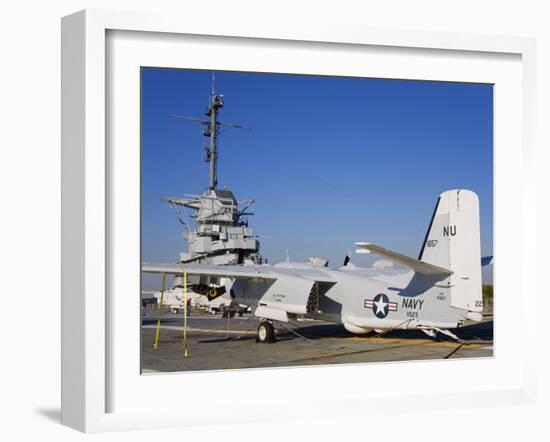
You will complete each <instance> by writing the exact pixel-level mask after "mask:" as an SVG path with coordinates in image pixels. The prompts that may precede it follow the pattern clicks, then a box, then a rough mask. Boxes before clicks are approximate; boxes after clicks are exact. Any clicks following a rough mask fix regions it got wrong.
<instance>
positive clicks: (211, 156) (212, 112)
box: [203, 73, 223, 190]
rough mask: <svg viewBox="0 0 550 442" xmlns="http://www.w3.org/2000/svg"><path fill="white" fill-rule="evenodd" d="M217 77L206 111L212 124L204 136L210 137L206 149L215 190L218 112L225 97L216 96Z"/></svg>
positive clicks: (211, 185)
mask: <svg viewBox="0 0 550 442" xmlns="http://www.w3.org/2000/svg"><path fill="white" fill-rule="evenodd" d="M214 82H215V77H214V73H212V93H211V95H210V105H209V106H208V109H207V110H206V116H208V117H210V123H209V124H208V125H207V126H206V128H205V129H204V131H203V134H204V136H206V137H210V147H209V148H206V161H208V162H209V163H210V181H209V185H208V188H209V189H210V190H215V189H216V186H217V185H218V176H217V174H218V171H217V169H218V164H217V163H218V111H219V110H220V109H221V108H222V107H223V100H222V98H223V96H222V95H216V91H215V87H214V86H215V83H214Z"/></svg>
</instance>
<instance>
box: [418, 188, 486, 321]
mask: <svg viewBox="0 0 550 442" xmlns="http://www.w3.org/2000/svg"><path fill="white" fill-rule="evenodd" d="M418 259H419V260H420V261H423V262H426V263H429V264H432V265H435V266H438V267H443V268H445V269H449V270H450V271H452V274H451V275H450V276H449V280H448V284H449V287H450V293H451V305H452V306H454V307H458V308H462V309H465V310H469V311H472V312H481V311H482V310H483V298H482V290H481V252H480V234H479V200H478V197H477V195H476V194H475V193H474V192H472V191H470V190H464V189H459V190H448V191H446V192H443V193H442V194H441V195H440V196H439V199H438V200H437V203H436V206H435V209H434V212H433V215H432V218H431V221H430V224H429V226H428V231H427V233H426V236H425V238H424V243H423V244H422V249H421V251H420V255H419V257H418Z"/></svg>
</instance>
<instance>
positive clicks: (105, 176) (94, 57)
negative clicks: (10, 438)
mask: <svg viewBox="0 0 550 442" xmlns="http://www.w3.org/2000/svg"><path fill="white" fill-rule="evenodd" d="M112 32H119V33H130V32H139V33H143V34H140V35H142V36H145V38H147V35H149V36H152V35H155V38H158V37H159V36H169V37H170V38H171V39H173V38H176V39H177V38H180V37H181V38H185V36H205V37H206V36H216V37H217V38H218V39H222V40H225V41H226V42H227V43H230V42H231V41H237V40H239V41H244V40H246V41H248V42H254V44H261V42H269V44H270V45H271V46H273V47H277V46H278V45H280V46H281V47H280V48H278V49H277V50H280V51H282V52H284V51H288V50H289V48H292V46H293V45H296V47H297V46H298V45H301V46H300V48H301V49H303V48H304V45H306V46H307V45H310V46H311V47H315V46H316V45H320V46H323V47H325V48H326V47H329V46H330V47H331V48H332V49H331V50H344V51H345V50H346V49H349V48H367V47H368V48H375V50H377V51H379V52H381V53H384V51H389V50H394V49H395V48H400V50H401V51H403V52H407V51H412V50H426V51H431V52H430V53H431V55H432V56H433V57H434V58H437V57H440V56H445V54H447V55H449V54H469V56H471V57H473V58H475V59H478V60H483V59H484V58H489V57H490V56H491V54H493V55H495V54H497V55H498V54H500V55H502V56H503V57H511V59H514V60H516V61H518V60H519V61H518V62H519V65H518V66H519V68H520V78H521V79H520V81H519V83H518V82H517V81H516V80H517V78H519V77H517V76H516V77H514V78H516V80H514V81H516V82H515V83H513V84H517V85H518V87H517V88H516V89H517V90H515V91H514V90H511V91H509V92H510V93H511V95H513V96H514V97H515V98H513V99H514V100H519V102H518V103H517V104H519V105H520V107H521V110H517V109H511V110H510V112H512V113H511V114H510V115H508V116H503V115H502V114H498V113H497V112H500V110H499V107H498V106H496V107H495V114H496V116H495V118H496V119H499V118H511V119H512V120H507V121H506V122H507V123H514V127H513V128H508V129H510V130H514V131H515V132H513V134H512V135H513V136H512V138H511V140H513V141H514V140H515V141H518V143H519V146H517V147H516V149H519V151H517V150H514V152H515V154H517V155H519V156H520V157H519V159H520V160H521V162H522V164H523V167H522V168H521V169H520V170H519V171H516V173H518V174H519V176H520V179H521V182H522V186H516V187H517V188H515V189H513V188H510V189H509V191H510V192H511V193H510V194H511V195H512V194H513V195H514V197H515V198H516V199H519V201H516V204H517V207H520V208H521V210H516V211H515V212H516V213H515V215H514V214H513V213H510V217H508V216H506V215H508V213H507V212H505V210H506V209H505V208H504V207H503V206H500V207H501V208H502V209H501V208H499V206H498V205H497V206H496V209H497V210H496V211H495V218H496V219H498V220H499V221H498V222H499V223H500V222H501V221H500V220H501V219H504V218H507V219H508V218H513V219H512V220H511V221H506V222H508V223H510V224H509V226H510V227H511V228H514V229H515V231H516V232H517V234H516V235H515V237H514V239H515V242H514V244H513V245H506V244H504V243H503V242H502V241H499V240H498V237H499V235H502V231H503V230H504V227H503V228H502V229H501V230H499V229H495V255H497V256H498V253H502V255H501V256H498V257H497V258H496V261H497V264H496V266H497V269H496V272H495V280H497V278H503V279H502V281H504V278H515V279H513V280H512V279H510V282H511V283H512V285H511V287H509V288H508V289H507V290H509V291H511V290H513V289H515V290H517V291H518V292H519V293H521V297H522V299H523V300H524V301H525V302H532V303H534V302H535V294H536V287H535V281H534V278H528V277H527V275H528V274H529V267H528V265H527V260H526V258H525V257H527V256H535V255H536V241H533V237H534V235H535V229H534V224H533V223H534V222H535V217H534V210H535V209H534V208H535V198H536V194H535V192H534V191H533V189H535V188H536V186H535V183H534V180H535V177H534V176H533V175H531V174H529V173H528V171H529V170H530V169H529V165H531V164H532V162H533V161H534V127H533V124H534V123H533V121H534V102H535V101H534V97H535V81H534V76H535V68H534V65H535V46H534V40H532V39H528V38H518V37H492V36H481V35H464V34H451V33H428V32H416V31H399V32H397V31H388V30H377V29H358V28H349V27H346V26H342V25H327V24H313V23H308V25H307V26H305V27H304V26H297V25H296V26H294V25H283V24H276V25H275V24H273V25H271V26H266V25H265V23H261V24H260V23H255V22H253V21H250V22H249V21H246V20H244V19H243V20H241V21H239V22H235V21H231V22H227V23H223V22H217V21H212V20H210V17H208V16H207V15H206V14H205V15H204V16H199V17H197V16H194V17H192V18H187V19H185V20H182V19H181V17H169V16H156V15H152V14H144V13H127V12H112V11H99V10H92V11H90V10H87V11H82V12H78V13H76V14H73V15H70V16H67V17H65V18H63V21H62V57H63V58H62V124H63V128H62V145H63V146H62V423H63V424H65V425H67V426H70V427H72V428H76V429H78V430H80V431H85V432H97V431H110V430H122V429H139V428H159V427H170V426H187V425H207V424H208V422H209V421H211V420H212V419H217V421H218V422H224V421H225V422H247V421H250V422H257V421H262V420H273V419H285V418H293V417H296V416H313V415H315V416H317V417H319V416H325V417H326V418H330V417H334V416H338V415H342V416H343V415H344V414H347V415H350V414H353V413H356V411H354V410H356V409H357V405H358V404H361V412H362V413H365V412H368V410H371V409H372V410H374V411H376V412H388V411H390V410H392V411H395V410H396V409H400V408H401V409H405V408H404V404H406V401H403V400H399V399H400V398H401V399H402V398H408V399H409V400H411V401H413V402H414V404H415V407H416V409H425V410H436V409H441V408H465V407H469V406H471V404H472V399H474V400H475V401H477V402H476V405H478V406H480V405H481V406H491V405H498V404H500V403H506V404H527V403H533V401H534V397H535V388H536V384H535V371H536V370H535V367H534V361H531V360H530V359H529V355H530V354H532V353H531V352H532V350H533V347H532V346H534V345H535V344H534V342H535V341H534V340H532V341H531V342H532V344H530V343H527V344H524V345H525V346H524V347H523V349H522V351H521V352H520V353H518V355H517V357H518V358H519V365H518V366H514V367H512V368H513V369H514V370H516V369H518V367H519V366H520V367H521V372H518V374H517V376H512V377H510V376H508V377H506V379H509V380H508V381H503V380H502V379H504V377H503V378H502V379H501V378H498V376H496V377H495V379H496V381H495V383H494V384H492V385H490V387H488V388H486V389H484V388H482V387H480V386H479V385H477V386H475V387H473V388H471V389H468V387H465V386H462V387H460V388H458V387H457V390H456V391H454V392H443V393H438V392H437V390H430V389H426V393H425V394H419V393H418V391H417V390H415V389H411V390H408V391H406V390H403V389H399V388H394V389H393V390H392V389H390V390H389V391H386V392H385V393H380V392H376V394H373V396H368V395H367V393H365V392H364V391H363V390H362V389H361V388H359V386H358V387H357V391H356V392H355V393H354V394H347V393H346V394H340V396H338V392H336V393H335V394H334V395H332V396H330V395H329V396H328V397H327V396H326V395H325V397H324V398H323V397H320V396H318V395H315V394H311V395H310V396H308V397H306V398H305V399H304V398H302V400H296V403H295V404H289V405H288V406H286V407H278V411H276V412H274V413H273V414H270V416H269V417H268V416H265V412H264V411H263V410H262V409H248V411H247V413H244V414H241V415H233V414H231V413H230V414H229V415H227V413H226V412H225V413H224V412H222V411H221V410H218V409H214V410H209V413H208V415H206V416H204V415H203V416H201V413H199V412H196V413H195V412H194V411H193V410H189V412H186V413H185V416H182V411H181V409H180V410H174V408H173V407H170V405H169V403H168V402H166V406H165V407H162V406H159V405H158V403H157V404H156V405H155V407H152V408H151V409H150V410H148V409H147V396H146V391H147V390H148V389H156V388H157V385H159V384H156V385H153V383H154V382H162V379H161V378H162V377H161V376H156V377H148V378H149V379H153V378H156V381H149V382H151V384H150V385H148V386H143V387H144V391H145V392H144V396H143V399H142V400H143V402H144V404H143V405H144V406H143V407H141V408H139V407H137V408H136V409H135V410H130V409H125V408H124V407H121V409H120V410H118V409H117V407H114V408H113V406H112V404H110V400H109V395H110V394H111V392H112V391H113V389H114V388H115V385H114V384H113V382H112V379H113V376H112V373H111V370H113V367H112V361H113V358H114V355H113V350H112V346H111V341H110V335H112V334H113V330H112V329H111V328H112V326H113V323H114V322H116V321H117V319H116V318H114V317H113V316H112V314H113V313H112V311H111V306H112V304H110V301H109V299H108V288H109V286H110V282H109V278H110V275H109V271H108V269H107V264H108V263H107V261H108V254H109V247H108V245H109V243H110V242H111V241H113V235H114V234H115V233H116V229H110V228H108V227H109V226H110V225H111V224H110V223H111V222H112V219H110V218H111V216H112V208H113V206H112V204H113V201H112V197H113V195H111V194H110V193H109V192H110V183H109V180H111V179H112V175H111V174H113V173H114V174H115V175H116V174H117V173H118V172H117V170H114V171H113V170H112V167H115V168H116V167H117V166H116V165H115V166H113V165H112V164H111V165H109V161H110V160H109V152H108V143H109V142H112V140H110V138H109V136H110V135H109V134H108V133H107V132H106V120H107V119H108V118H111V116H110V115H109V112H110V110H108V109H107V101H108V100H107V98H106V97H107V95H106V94H108V93H109V89H108V82H107V80H108V78H107V76H106V72H107V71H106V67H107V63H108V62H112V60H111V61H109V60H107V56H108V55H111V56H112V55H113V53H109V51H108V44H107V35H108V33H112ZM153 33H155V34H153ZM306 49H307V48H306ZM389 69H393V68H392V67H391V66H390V68H389ZM395 69H396V68H395ZM422 69H425V67H424V68H423V67H422V65H419V71H418V72H419V73H418V76H417V78H418V79H423V78H424V74H423V73H422V72H423V71H422ZM434 69H437V66H434ZM442 72H443V71H442ZM425 75H426V76H428V75H427V73H425ZM441 75H443V74H441ZM464 75H465V76H464V81H467V75H466V74H464ZM472 75H473V76H472V77H471V81H475V77H476V75H475V72H474V73H473V74H472ZM514 75H515V74H514ZM381 76H383V74H382V75H381ZM488 78H489V77H488ZM503 82H505V80H503ZM510 84H512V83H510ZM497 86H498V84H497ZM507 87H511V86H507ZM137 92H139V91H137ZM514 119H515V120H514ZM501 121H504V120H501ZM134 123H135V122H134ZM505 126H506V125H505V124H502V123H500V124H499V130H500V128H502V130H505V129H506V127H505ZM502 133H504V132H502ZM497 141H498V142H499V143H504V142H510V140H508V141H507V140H502V138H500V139H498V140H497ZM136 154H137V155H138V156H139V154H138V153H136ZM503 156H504V155H503ZM514 159H515V160H517V159H518V157H517V156H515V157H514V156H512V157H510V158H509V159H508V160H509V162H507V163H504V162H502V163H501V166H500V167H502V168H503V170H504V169H505V170H508V169H509V168H510V167H513V165H512V164H513V160H514ZM133 161H134V162H135V158H134V159H133ZM111 184H112V183H111ZM497 184H498V183H497ZM501 189H503V187H499V186H498V185H496V186H495V199H497V198H498V197H499V192H502V190H501ZM501 195H502V193H501ZM501 217H502V218H501ZM502 225H503V226H504V222H503V224H502ZM499 232H500V233H499ZM507 249H508V250H507ZM511 254H516V259H517V254H519V257H520V262H521V264H522V265H521V267H520V271H519V275H518V274H516V276H513V275H512V276H511V275H510V274H509V273H510V272H507V271H506V270H507V266H509V265H511V264H514V263H510V260H509V259H508V260H507V259H506V257H507V256H509V255H511ZM515 263H516V264H517V261H516V262H515ZM137 265H138V266H139V263H137ZM516 267H517V265H516ZM500 269H502V272H501V270H500ZM138 271H139V267H138ZM497 281H500V280H497ZM495 284H496V285H497V291H498V290H500V288H499V287H498V283H495ZM503 287H504V284H503ZM503 293H504V289H503ZM497 296H498V295H497ZM497 302H499V301H497ZM507 302H509V301H505V300H503V302H502V304H501V305H502V307H501V306H500V305H499V306H498V307H497V308H498V314H499V315H501V313H502V321H503V322H502V326H501V325H500V324H499V325H498V327H497V328H500V330H502V331H503V333H502V334H501V338H500V339H502V342H503V344H502V347H500V348H501V349H502V351H501V350H500V349H499V346H500V345H501V344H500V342H499V341H498V339H497V348H496V357H495V358H494V359H495V360H496V361H500V360H499V358H501V356H500V355H503V356H502V359H501V360H502V361H504V362H503V365H501V366H498V368H499V370H500V369H502V370H503V372H505V371H506V367H507V366H508V365H509V364H511V362H509V361H511V359H506V358H505V355H506V351H505V350H506V349H505V345H506V342H507V341H506V340H507V339H508V338H510V339H512V338H511V337H510V334H509V333H507V332H506V331H507V327H508V326H509V324H508V325H507V324H506V318H507V310H506V309H507V308H511V307H510V306H509V304H507ZM523 315H525V312H523ZM520 320H522V321H523V325H522V328H523V330H522V336H523V337H524V338H525V337H526V336H527V337H529V336H534V334H535V329H536V324H535V323H534V321H530V322H527V321H525V316H522V317H521V318H520ZM113 321H114V322H113ZM527 342H528V341H527ZM499 352H500V355H499ZM117 355H118V353H117ZM134 362H135V361H134ZM409 364H413V365H414V364H415V363H409ZM458 364H459V363H456V365H454V368H452V367H451V368H448V369H446V370H449V373H451V372H452V373H454V372H457V371H461V370H463V369H468V367H469V368H470V369H471V368H475V366H476V362H475V361H463V362H461V363H460V364H463V365H458ZM416 365H419V366H420V365H422V364H416ZM360 367H361V366H354V367H325V368H323V370H324V371H318V373H324V374H325V375H326V374H328V373H330V374H331V375H334V374H335V373H337V370H345V373H346V375H345V377H346V378H349V379H351V380H352V381H353V379H355V380H359V379H360V376H361V373H360V371H358V370H359V369H360ZM495 367H497V365H495ZM413 368H414V367H413ZM421 368H423V369H426V366H425V365H424V367H421ZM509 368H510V367H509ZM115 369H117V368H116V367H115ZM510 369H511V368H510ZM302 370H303V369H302ZM373 370H374V369H373ZM385 370H392V368H391V366H389V365H386V366H385ZM397 370H399V369H397ZM516 371H517V370H516ZM271 372H273V373H275V372H276V373H275V374H274V375H273V376H274V377H275V381H274V382H273V385H272V387H274V389H279V390H281V388H280V387H281V386H282V384H281V383H282V382H289V383H290V384H289V385H291V386H293V387H294V385H292V382H294V383H295V384H297V385H298V388H299V380H300V379H301V376H303V371H301V369H283V370H281V369H279V370H275V371H270V370H263V371H262V370H255V371H251V372H248V373H247V371H246V370H245V371H241V372H231V374H230V375H231V376H233V377H240V378H242V379H243V380H248V381H249V382H252V383H253V385H263V386H264V389H263V390H262V394H268V395H269V394H272V395H275V394H276V391H275V390H273V389H272V391H271V390H269V388H268V387H266V384H265V379H266V377H265V376H266V373H268V374H269V373H271ZM289 373H291V374H292V377H290V376H289ZM136 375H139V373H134V372H132V376H136ZM200 376H213V377H214V376H218V378H216V379H223V376H228V374H225V375H224V374H223V373H221V374H213V373H204V374H201V375H200ZM291 378H292V379H291ZM115 379H120V376H118V378H117V377H116V376H115ZM285 379H286V380H285ZM497 381H498V382H497ZM499 382H500V383H499ZM140 388H141V387H140ZM161 391H162V390H161ZM122 394H124V393H122ZM170 394H173V393H170ZM194 394H196V393H194ZM372 397H376V401H375V403H372ZM195 399H196V400H197V401H199V400H200V398H199V397H198V396H196V397H195ZM362 399H369V400H368V401H366V402H369V404H367V405H365V404H364V402H365V401H364V400H362ZM132 400H135V398H133V397H132ZM239 400H240V401H241V402H239V403H240V404H241V405H243V406H247V405H248V404H249V403H247V402H246V398H241V399H238V400H237V401H239ZM335 400H337V401H338V406H337V407H328V408H327V404H328V403H329V402H331V401H335ZM160 402H162V400H160ZM275 403H276V400H275ZM306 404H307V409H305V408H304V405H306ZM275 408H277V407H275Z"/></svg>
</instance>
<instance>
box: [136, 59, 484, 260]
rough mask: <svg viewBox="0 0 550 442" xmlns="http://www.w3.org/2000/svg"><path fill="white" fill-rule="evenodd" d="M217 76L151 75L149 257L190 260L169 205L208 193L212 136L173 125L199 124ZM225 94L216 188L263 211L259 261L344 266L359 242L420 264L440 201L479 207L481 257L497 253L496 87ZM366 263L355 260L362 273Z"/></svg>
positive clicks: (283, 88) (234, 88) (219, 83)
mask: <svg viewBox="0 0 550 442" xmlns="http://www.w3.org/2000/svg"><path fill="white" fill-rule="evenodd" d="M210 88H211V72H210V71H208V72H207V71H191V70H176V69H156V68H144V69H142V256H143V260H144V261H149V262H174V261H176V260H177V259H178V254H179V252H180V251H182V250H186V244H185V241H184V239H183V237H182V228H181V225H180V224H179V222H178V221H177V219H176V217H175V215H174V212H173V211H172V210H171V209H170V207H168V206H166V205H163V204H161V202H160V199H161V198H163V197H166V196H181V195H183V194H186V193H194V194H198V193H201V192H202V191H204V190H205V188H206V187H207V185H208V164H207V163H205V162H204V160H203V154H204V149H203V148H204V147H205V146H206V145H207V144H208V139H207V138H206V137H204V136H202V134H201V129H200V127H199V126H197V125H195V124H193V123H191V122H187V121H182V120H177V119H174V118H171V117H170V114H173V113H176V114H182V115H192V116H196V117H202V116H203V114H204V110H205V108H206V106H207V104H208V100H209V93H210ZM216 89H217V92H218V93H222V94H224V97H225V107H224V108H223V109H222V110H221V112H220V118H221V119H222V120H223V121H227V122H232V123H240V124H243V125H246V126H250V127H252V128H253V130H252V131H244V130H237V129H231V130H228V131H227V132H225V133H223V134H222V135H221V136H220V143H219V147H220V149H219V150H220V152H219V176H218V178H219V180H218V183H219V186H220V187H223V186H227V187H228V188H229V189H231V190H232V191H233V192H234V193H235V195H236V196H237V198H240V199H244V198H253V199H255V200H256V203H255V207H254V209H255V213H256V215H254V216H253V217H251V218H250V226H251V227H253V228H254V230H255V231H256V233H257V234H258V235H259V236H260V241H261V253H262V255H263V256H265V257H267V258H268V259H269V260H270V262H272V263H275V262H278V261H282V260H284V259H285V257H286V250H287V249H289V250H290V255H291V259H292V260H294V261H302V260H305V259H306V258H307V257H308V256H312V255H315V256H325V257H328V258H329V259H330V262H331V265H332V266H339V265H340V264H341V262H342V260H343V257H344V255H345V253H346V251H348V250H353V243H354V242H356V241H368V242H374V243H377V244H380V245H383V246H385V247H387V248H390V249H392V250H395V251H400V252H402V253H405V254H407V255H410V256H413V257H416V256H418V253H419V250H420V248H421V245H422V241H423V239H424V235H425V232H426V228H427V225H428V223H429V220H430V216H431V214H432V211H433V207H434V204H435V202H436V199H437V196H438V195H439V194H440V193H441V192H442V191H444V190H448V189H453V188H465V189H471V190H473V191H475V192H476V193H477V194H478V196H479V198H480V212H481V236H482V238H481V249H482V256H485V255H492V248H493V241H492V239H493V227H492V224H493V207H492V200H493V89H492V86H491V85H481V84H465V83H443V82H421V81H400V80H379V79H358V78H339V77H318V76H296V75H283V74H255V73H236V72H218V73H216ZM366 260H368V257H364V256H357V255H355V256H354V257H353V262H355V263H356V264H358V265H361V264H364V263H366V262H367V261H366Z"/></svg>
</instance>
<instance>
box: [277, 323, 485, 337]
mask: <svg viewBox="0 0 550 442" xmlns="http://www.w3.org/2000/svg"><path fill="white" fill-rule="evenodd" d="M293 330H294V331H295V332H297V333H299V334H300V335H302V336H304V337H305V338H307V339H312V340H314V339H322V338H326V337H333V338H339V337H342V338H343V337H346V338H348V337H357V336H359V337H360V336H364V337H376V336H380V337H384V338H395V339H403V340H407V339H411V340H412V339H429V337H428V336H427V335H426V334H425V333H424V332H422V331H421V330H393V331H389V332H386V333H377V332H375V331H372V332H370V333H367V334H365V335H355V334H353V333H350V332H348V331H347V330H346V329H345V328H344V326H343V325H341V324H319V325H310V326H305V327H298V328H293ZM450 331H451V332H452V333H454V334H455V335H456V336H457V337H458V338H460V339H462V340H464V341H492V340H493V321H492V320H490V321H486V322H483V323H480V324H469V325H466V326H463V327H460V328H455V329H451V330H450ZM279 336H281V337H283V336H284V337H285V338H286V337H288V338H289V339H299V336H297V335H295V334H293V333H292V332H290V331H288V330H286V329H284V328H282V329H280V331H279ZM434 340H436V341H452V338H450V337H449V336H445V335H443V334H441V333H438V334H437V337H436V338H435V339H434Z"/></svg>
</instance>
